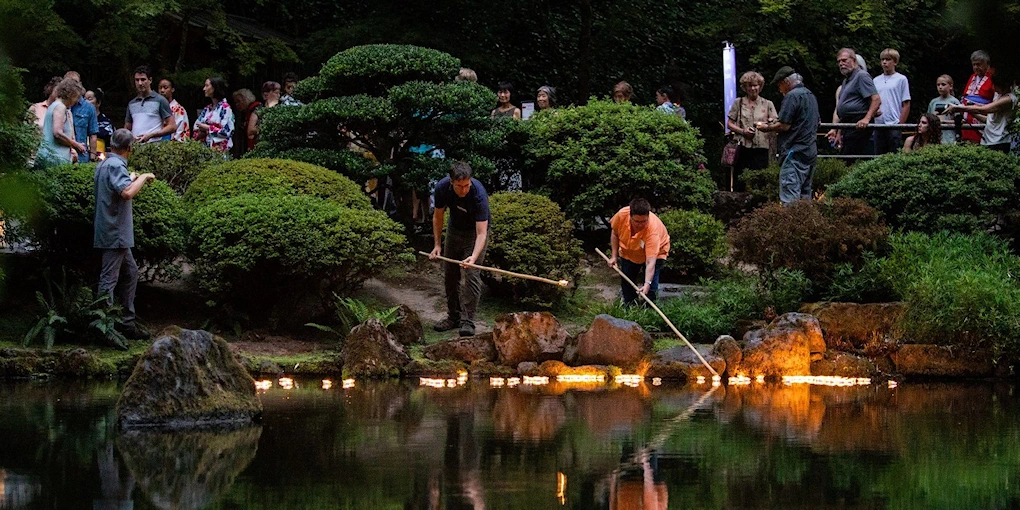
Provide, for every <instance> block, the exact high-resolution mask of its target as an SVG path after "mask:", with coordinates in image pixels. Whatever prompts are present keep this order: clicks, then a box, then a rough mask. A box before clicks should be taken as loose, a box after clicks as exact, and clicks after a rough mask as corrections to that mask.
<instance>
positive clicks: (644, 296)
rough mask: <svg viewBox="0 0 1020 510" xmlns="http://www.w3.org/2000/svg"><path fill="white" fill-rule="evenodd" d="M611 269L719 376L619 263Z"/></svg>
mask: <svg viewBox="0 0 1020 510" xmlns="http://www.w3.org/2000/svg"><path fill="white" fill-rule="evenodd" d="M595 252H596V253H598V254H599V255H601V256H602V258H603V259H605V261H606V263H609V257H607V256H606V254H605V253H602V250H600V249H598V248H595ZM613 269H615V270H616V272H617V273H619V274H620V276H621V277H622V278H623V279H624V280H627V283H629V284H630V286H631V287H634V291H635V292H637V293H638V295H639V296H641V297H643V298H645V302H646V303H648V305H649V306H651V307H652V310H655V312H656V313H658V314H659V317H662V320H664V321H666V325H668V326H669V329H672V330H673V333H676V336H678V337H680V340H683V341H684V343H685V344H687V347H690V348H691V350H692V351H694V355H695V356H697V357H698V359H699V360H701V363H702V364H703V365H705V368H707V369H708V371H709V372H710V373H711V374H712V378H713V380H715V378H716V377H719V373H718V372H716V371H715V369H714V368H712V365H709V364H708V362H707V361H705V358H704V357H702V356H701V353H700V352H698V350H697V349H695V348H694V345H692V344H691V343H690V342H688V341H687V338H686V337H685V336H684V335H683V334H681V333H680V331H679V330H677V329H676V326H674V325H673V323H672V322H670V320H669V318H668V317H666V314H664V313H662V310H659V307H658V306H655V302H654V301H652V300H651V298H649V297H648V296H646V295H644V294H642V293H641V287H638V286H637V285H635V284H634V282H633V281H631V279H630V278H627V275H625V274H623V271H620V267H619V265H616V266H613Z"/></svg>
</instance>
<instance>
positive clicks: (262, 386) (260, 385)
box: [255, 379, 273, 391]
mask: <svg viewBox="0 0 1020 510" xmlns="http://www.w3.org/2000/svg"><path fill="white" fill-rule="evenodd" d="M272 387H273V381H272V380H270V379H263V380H261V381H255V389H256V390H259V391H267V390H269V388H272Z"/></svg>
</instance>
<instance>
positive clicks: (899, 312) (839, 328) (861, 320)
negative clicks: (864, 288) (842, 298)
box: [800, 303, 906, 349]
mask: <svg viewBox="0 0 1020 510" xmlns="http://www.w3.org/2000/svg"><path fill="white" fill-rule="evenodd" d="M905 309H906V305H905V304H904V303H863V304H862V303H809V304H805V305H804V306H802V307H801V309H800V311H801V312H804V313H809V314H811V315H814V316H815V317H816V318H818V324H819V325H821V327H822V333H823V334H824V335H825V341H826V343H827V344H828V346H829V347H831V348H833V349H851V348H852V349H863V348H864V347H865V346H867V345H869V344H874V343H876V342H881V341H882V340H883V339H885V338H886V337H888V336H889V335H890V333H891V332H892V329H893V327H894V326H895V325H896V323H897V322H898V321H899V320H900V317H902V316H903V312H904V310H905Z"/></svg>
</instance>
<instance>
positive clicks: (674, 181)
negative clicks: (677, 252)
mask: <svg viewBox="0 0 1020 510" xmlns="http://www.w3.org/2000/svg"><path fill="white" fill-rule="evenodd" d="M528 125H529V131H530V137H529V138H530V139H529V141H528V143H527V145H526V146H525V148H524V150H525V153H526V155H527V156H528V158H529V160H530V161H529V168H528V169H527V175H526V176H525V177H526V179H527V180H528V181H529V183H530V184H531V185H533V186H537V187H538V188H539V189H540V190H541V191H542V192H543V193H544V194H547V195H548V196H549V197H550V198H552V199H553V201H555V202H556V203H557V204H559V205H560V206H561V207H563V209H564V211H566V213H567V216H568V217H570V218H571V219H573V220H574V221H582V222H584V224H585V225H594V224H595V223H596V220H600V219H601V220H608V219H609V218H611V217H612V215H613V214H614V213H615V212H616V211H617V209H619V207H620V204H626V203H628V202H630V200H631V199H632V198H633V197H637V196H640V197H644V198H647V199H648V201H649V202H651V203H652V204H654V205H655V206H656V207H662V208H667V207H673V208H677V209H688V210H697V211H702V212H707V211H708V209H709V208H710V207H711V205H712V191H713V190H714V189H715V184H714V183H713V182H712V178H711V177H710V176H709V174H708V172H707V171H703V170H699V169H698V166H699V165H700V164H702V163H704V161H705V159H704V157H703V156H702V154H701V148H702V145H703V141H702V140H701V138H700V137H699V136H698V130H697V129H694V128H692V127H691V126H690V125H689V124H688V123H687V121H685V120H683V119H681V118H680V117H679V116H676V115H665V114H663V113H662V112H659V111H656V110H654V109H651V108H647V107H643V106H637V105H633V104H630V103H619V104H618V103H614V102H612V101H602V100H592V101H590V102H588V104H587V105H584V106H571V107H567V108H559V109H556V110H554V111H551V112H548V113H546V112H540V113H538V114H537V115H535V116H534V117H533V118H532V119H531V120H529V121H528Z"/></svg>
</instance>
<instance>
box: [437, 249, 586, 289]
mask: <svg viewBox="0 0 1020 510" xmlns="http://www.w3.org/2000/svg"><path fill="white" fill-rule="evenodd" d="M418 253H420V254H422V255H425V256H426V257H428V256H429V254H428V253H425V252H423V251H419V252H418ZM436 258H437V259H439V260H442V261H443V262H449V263H451V264H458V265H461V266H466V267H470V268H472V269H480V270H482V271H489V272H492V273H499V274H502V275H506V276H512V277H514V278H523V279H525V280H532V281H536V282H542V283H548V284H549V285H556V286H558V287H568V286H569V285H570V282H568V281H567V280H559V281H556V280H550V279H548V278H542V277H541V276H532V275H530V274H524V273H515V272H513V271H507V270H505V269H499V268H495V267H489V266H479V265H478V264H465V263H464V262H462V261H460V260H454V259H451V258H446V257H443V256H442V255H440V256H437V257H436Z"/></svg>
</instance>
